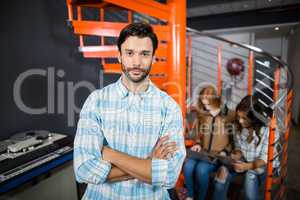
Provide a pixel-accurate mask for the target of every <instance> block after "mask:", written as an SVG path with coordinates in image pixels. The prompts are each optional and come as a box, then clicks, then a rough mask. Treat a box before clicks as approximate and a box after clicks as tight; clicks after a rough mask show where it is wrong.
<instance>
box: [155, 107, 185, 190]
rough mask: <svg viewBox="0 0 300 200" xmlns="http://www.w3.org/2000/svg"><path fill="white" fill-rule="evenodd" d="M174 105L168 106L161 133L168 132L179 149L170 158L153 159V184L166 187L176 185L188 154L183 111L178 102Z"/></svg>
mask: <svg viewBox="0 0 300 200" xmlns="http://www.w3.org/2000/svg"><path fill="white" fill-rule="evenodd" d="M173 105H175V106H169V108H167V111H166V116H165V121H164V125H163V128H162V132H161V135H162V136H164V135H167V134H168V135H169V136H170V141H175V142H176V145H177V147H178V148H179V150H178V151H177V152H176V153H175V154H173V156H172V157H170V158H169V159H168V160H162V159H152V185H154V186H161V187H165V188H172V187H174V186H175V184H176V182H177V179H178V177H179V174H180V171H181V167H182V164H183V161H184V159H185V156H186V150H185V145H184V138H183V121H182V113H181V110H180V108H179V106H178V105H177V104H175V103H174V104H173Z"/></svg>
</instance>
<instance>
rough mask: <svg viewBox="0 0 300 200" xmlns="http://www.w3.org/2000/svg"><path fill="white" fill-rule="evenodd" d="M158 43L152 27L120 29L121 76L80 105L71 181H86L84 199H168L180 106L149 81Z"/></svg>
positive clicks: (178, 152) (181, 150)
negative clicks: (72, 178)
mask: <svg viewBox="0 0 300 200" xmlns="http://www.w3.org/2000/svg"><path fill="white" fill-rule="evenodd" d="M157 43H158V41H157V37H156V35H155V33H154V32H153V30H152V27H151V26H149V25H147V24H144V23H134V24H129V25H128V26H127V27H125V28H124V29H123V30H122V31H121V33H120V36H119V39H118V50H119V56H118V59H119V62H120V63H121V66H122V75H121V78H120V79H119V80H118V81H117V82H116V83H113V84H111V85H108V86H107V87H105V88H103V89H101V90H96V91H94V92H93V93H92V94H91V95H90V96H89V97H88V99H87V100H86V102H85V103H84V105H83V108H82V110H81V113H80V119H79V122H78V128H77V133H76V137H75V142H74V170H75V175H76V179H77V181H79V182H84V183H87V184H88V187H87V190H86V192H85V194H84V196H83V199H105V200H106V199H112V200H121V199H130V200H131V199H133V200H134V199H136V200H144V199H157V200H161V199H169V195H168V192H167V189H168V188H172V187H174V185H175V183H176V181H177V178H178V176H179V173H180V170H181V167H182V164H183V160H184V158H185V147H184V139H183V127H182V124H183V122H182V113H181V110H180V108H179V106H178V105H177V104H176V102H175V101H174V100H173V99H172V98H171V97H169V96H168V95H167V94H166V93H164V92H162V91H161V90H159V89H158V88H157V87H156V86H155V85H154V84H153V83H152V82H151V81H150V80H149V73H150V70H151V65H152V63H153V62H154V53H155V50H156V48H157ZM106 144H107V145H106Z"/></svg>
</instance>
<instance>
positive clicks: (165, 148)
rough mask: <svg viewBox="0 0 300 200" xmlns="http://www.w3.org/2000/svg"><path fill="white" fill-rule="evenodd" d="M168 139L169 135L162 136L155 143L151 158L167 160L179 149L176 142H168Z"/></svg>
mask: <svg viewBox="0 0 300 200" xmlns="http://www.w3.org/2000/svg"><path fill="white" fill-rule="evenodd" d="M168 140H169V136H168V135H166V136H163V137H161V138H160V139H159V140H158V142H157V144H156V145H155V147H154V149H153V151H152V153H151V155H150V158H157V159H164V160H167V159H168V157H169V155H170V154H173V153H174V152H175V151H177V150H178V147H177V146H176V142H167V141H168Z"/></svg>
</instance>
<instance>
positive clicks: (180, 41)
mask: <svg viewBox="0 0 300 200" xmlns="http://www.w3.org/2000/svg"><path fill="white" fill-rule="evenodd" d="M168 5H169V6H170V10H171V14H170V18H169V28H170V30H169V31H170V35H171V41H170V42H169V43H168V45H169V54H168V66H169V70H168V83H167V84H166V87H167V92H168V94H169V95H170V96H171V97H173V98H174V99H175V101H177V103H178V104H179V106H180V107H181V110H182V114H183V118H184V119H185V115H186V58H185V56H186V55H185V53H186V52H185V51H186V9H185V8H186V1H185V0H169V1H168Z"/></svg>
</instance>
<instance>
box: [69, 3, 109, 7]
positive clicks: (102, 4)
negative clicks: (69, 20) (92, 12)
mask: <svg viewBox="0 0 300 200" xmlns="http://www.w3.org/2000/svg"><path fill="white" fill-rule="evenodd" d="M70 4H71V5H74V6H81V7H90V8H105V7H106V6H108V5H110V4H109V3H107V2H97V3H96V2H95V3H88V2H71V3H70Z"/></svg>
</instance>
